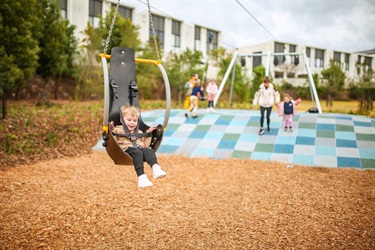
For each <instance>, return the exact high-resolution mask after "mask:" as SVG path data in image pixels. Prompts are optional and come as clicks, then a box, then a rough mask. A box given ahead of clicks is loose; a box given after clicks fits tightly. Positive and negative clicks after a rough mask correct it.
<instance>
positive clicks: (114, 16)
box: [104, 0, 120, 54]
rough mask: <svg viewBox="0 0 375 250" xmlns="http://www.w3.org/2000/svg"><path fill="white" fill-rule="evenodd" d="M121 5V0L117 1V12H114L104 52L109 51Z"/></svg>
mask: <svg viewBox="0 0 375 250" xmlns="http://www.w3.org/2000/svg"><path fill="white" fill-rule="evenodd" d="M119 7H120V0H118V1H117V5H116V9H115V13H114V14H113V18H112V23H111V26H110V28H109V33H108V37H107V40H106V41H105V47H104V54H106V53H107V49H108V45H109V41H110V40H111V35H112V30H113V26H115V21H116V17H117V12H118V9H119Z"/></svg>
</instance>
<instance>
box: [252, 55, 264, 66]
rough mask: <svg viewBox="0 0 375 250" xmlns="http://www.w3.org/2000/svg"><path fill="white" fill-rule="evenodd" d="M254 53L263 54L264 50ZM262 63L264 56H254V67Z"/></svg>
mask: <svg viewBox="0 0 375 250" xmlns="http://www.w3.org/2000/svg"><path fill="white" fill-rule="evenodd" d="M254 54H262V51H259V52H254ZM261 64H262V57H261V56H253V68H256V67H258V66H259V65H261Z"/></svg>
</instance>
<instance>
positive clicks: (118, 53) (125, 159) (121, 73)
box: [103, 47, 164, 165]
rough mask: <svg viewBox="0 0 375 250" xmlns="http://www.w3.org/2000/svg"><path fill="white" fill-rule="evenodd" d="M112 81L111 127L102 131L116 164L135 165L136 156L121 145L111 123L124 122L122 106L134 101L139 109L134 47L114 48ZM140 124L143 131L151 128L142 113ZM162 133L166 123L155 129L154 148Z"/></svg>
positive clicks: (153, 133)
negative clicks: (143, 118) (122, 119)
mask: <svg viewBox="0 0 375 250" xmlns="http://www.w3.org/2000/svg"><path fill="white" fill-rule="evenodd" d="M109 85H110V86H109V112H108V121H107V122H108V124H107V126H108V131H104V132H103V140H104V142H103V146H104V147H105V149H106V151H107V154H108V155H109V156H110V157H111V158H112V160H113V161H114V163H115V164H116V165H132V164H133V159H132V158H131V157H130V155H128V154H127V153H125V152H124V151H123V150H122V149H121V147H120V146H119V145H118V143H117V141H116V139H115V135H114V134H113V133H112V131H111V128H110V125H109V124H110V122H111V121H113V122H114V126H116V125H121V122H120V119H121V117H120V108H121V107H122V106H124V105H132V106H135V107H137V108H139V109H140V106H139V99H138V83H137V79H136V68H135V57H134V51H133V50H132V49H129V48H119V47H115V48H113V49H112V51H111V61H110V74H109ZM138 128H139V130H141V131H142V132H143V133H145V132H146V131H147V130H148V129H149V128H150V127H149V126H148V125H147V124H145V123H144V122H143V120H142V115H140V116H139V119H138ZM163 133H164V126H163V125H161V124H159V125H158V126H157V128H156V129H155V130H154V131H153V132H152V138H151V144H150V148H151V149H152V150H153V151H154V152H156V151H157V149H158V148H159V146H160V143H161V141H162V139H163Z"/></svg>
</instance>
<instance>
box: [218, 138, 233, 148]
mask: <svg viewBox="0 0 375 250" xmlns="http://www.w3.org/2000/svg"><path fill="white" fill-rule="evenodd" d="M236 143H237V141H229V140H221V141H220V143H219V145H218V148H220V149H234V147H235V146H236Z"/></svg>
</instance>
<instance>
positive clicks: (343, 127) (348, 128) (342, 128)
mask: <svg viewBox="0 0 375 250" xmlns="http://www.w3.org/2000/svg"><path fill="white" fill-rule="evenodd" d="M336 131H345V132H354V127H353V126H346V125H337V124H336Z"/></svg>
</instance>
